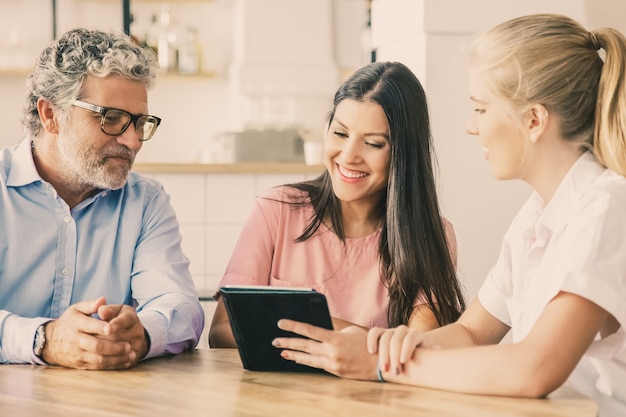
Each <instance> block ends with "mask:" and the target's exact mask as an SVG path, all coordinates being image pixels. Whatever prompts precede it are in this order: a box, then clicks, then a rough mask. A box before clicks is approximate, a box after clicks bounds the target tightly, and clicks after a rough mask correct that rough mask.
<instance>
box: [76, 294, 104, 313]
mask: <svg viewBox="0 0 626 417" xmlns="http://www.w3.org/2000/svg"><path fill="white" fill-rule="evenodd" d="M106 302H107V300H106V298H104V297H100V298H98V299H96V300H88V301H81V302H79V303H76V304H74V305H72V306H71V307H70V308H73V309H74V310H76V311H78V312H79V313H82V314H84V315H86V316H91V315H92V314H95V313H97V312H98V309H99V308H100V306H103V305H105V304H106Z"/></svg>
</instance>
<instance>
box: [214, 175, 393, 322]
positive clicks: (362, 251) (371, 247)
mask: <svg viewBox="0 0 626 417" xmlns="http://www.w3.org/2000/svg"><path fill="white" fill-rule="evenodd" d="M288 193H300V191H298V190H295V189H293V188H290V187H285V186H282V187H277V188H273V189H271V190H269V191H267V192H265V193H264V194H263V195H261V196H260V197H259V198H257V199H256V203H255V206H254V208H253V210H252V213H251V214H250V217H249V218H248V220H247V222H246V224H245V225H244V227H243V230H242V232H241V235H240V237H239V240H238V242H237V244H236V245H235V249H234V251H233V254H232V256H231V258H230V261H229V263H228V266H227V267H226V273H225V274H224V277H223V278H222V280H221V282H220V287H222V286H225V285H270V286H283V287H307V288H313V289H315V290H316V291H318V292H321V293H323V294H325V295H326V299H327V301H328V308H329V310H330V314H331V316H333V317H336V318H339V319H342V320H346V321H349V322H352V323H355V324H358V325H360V326H364V327H368V328H369V327H374V326H378V327H388V324H387V312H386V308H387V302H388V297H389V293H388V291H387V288H386V287H385V285H384V284H383V281H382V277H381V273H380V264H379V259H378V242H379V239H380V230H378V231H376V232H374V233H372V234H371V235H368V236H365V237H362V238H358V239H346V243H345V245H344V244H343V243H342V242H341V240H340V239H339V237H337V235H336V234H335V233H333V232H331V231H330V230H329V229H328V228H327V227H326V226H324V225H320V227H319V229H318V230H317V231H316V232H315V234H314V235H313V236H312V237H310V238H309V239H307V240H306V241H304V242H301V243H295V239H296V238H297V237H298V236H300V235H301V234H302V232H303V231H304V229H305V227H306V226H307V224H308V223H309V221H310V219H311V216H312V215H313V208H312V207H311V206H305V207H297V206H292V205H290V204H286V203H281V202H279V201H275V200H270V199H268V198H267V197H269V198H274V199H276V200H281V201H289V200H288V199H287V198H286V195H287V194H288Z"/></svg>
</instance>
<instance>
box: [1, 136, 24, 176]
mask: <svg viewBox="0 0 626 417" xmlns="http://www.w3.org/2000/svg"><path fill="white" fill-rule="evenodd" d="M18 146H19V144H14V145H10V146H5V147H3V148H2V149H0V181H2V183H6V180H7V178H8V176H9V172H10V171H11V166H12V165H13V155H14V154H15V150H16V149H17V147H18Z"/></svg>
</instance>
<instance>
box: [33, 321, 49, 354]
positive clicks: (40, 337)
mask: <svg viewBox="0 0 626 417" xmlns="http://www.w3.org/2000/svg"><path fill="white" fill-rule="evenodd" d="M48 323H50V322H49V321H47V322H45V323H42V324H40V325H39V327H37V330H36V331H35V341H34V342H33V351H34V352H35V355H37V357H38V358H39V359H41V360H42V361H44V359H43V350H44V348H45V347H46V325H47V324H48ZM44 362H45V361H44Z"/></svg>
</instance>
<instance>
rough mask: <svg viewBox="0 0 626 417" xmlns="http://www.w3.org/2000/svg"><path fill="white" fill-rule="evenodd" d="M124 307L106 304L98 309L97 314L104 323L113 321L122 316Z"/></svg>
mask: <svg viewBox="0 0 626 417" xmlns="http://www.w3.org/2000/svg"><path fill="white" fill-rule="evenodd" d="M123 307H124V305H123V304H105V305H101V306H100V307H99V308H98V311H97V313H98V316H99V317H100V319H102V320H104V321H111V320H112V319H113V318H115V317H117V316H118V315H119V314H120V312H121V311H122V308H123Z"/></svg>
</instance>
